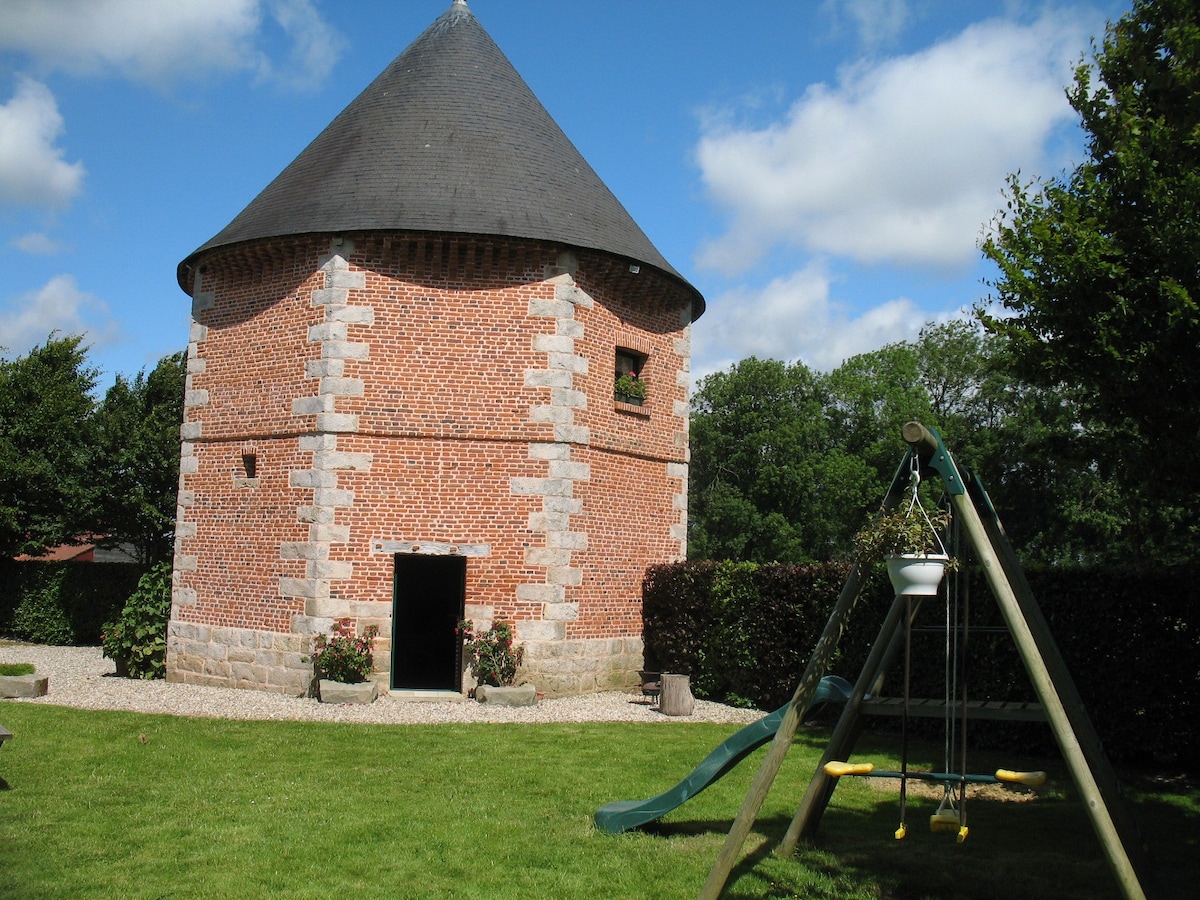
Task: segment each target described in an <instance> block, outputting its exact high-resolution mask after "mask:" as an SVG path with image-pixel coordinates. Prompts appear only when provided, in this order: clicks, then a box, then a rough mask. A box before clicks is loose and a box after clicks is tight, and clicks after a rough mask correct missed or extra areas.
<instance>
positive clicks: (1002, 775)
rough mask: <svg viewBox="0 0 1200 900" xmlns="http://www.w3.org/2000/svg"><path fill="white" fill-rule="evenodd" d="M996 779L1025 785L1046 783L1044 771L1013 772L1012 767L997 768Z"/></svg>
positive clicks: (1031, 785)
mask: <svg viewBox="0 0 1200 900" xmlns="http://www.w3.org/2000/svg"><path fill="white" fill-rule="evenodd" d="M996 780H997V781H1003V782H1006V783H1008V784H1023V785H1025V787H1041V786H1042V785H1043V784H1045V783H1046V773H1045V772H1014V771H1012V769H997V770H996Z"/></svg>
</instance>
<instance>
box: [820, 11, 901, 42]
mask: <svg viewBox="0 0 1200 900" xmlns="http://www.w3.org/2000/svg"><path fill="white" fill-rule="evenodd" d="M822 6H823V8H824V9H825V10H826V11H827V12H828V13H831V14H832V15H833V16H835V17H836V18H838V19H840V18H841V16H842V14H843V13H844V14H845V15H846V16H847V17H849V19H850V20H851V21H852V22H853V24H854V27H855V29H856V30H857V31H858V39H859V40H860V41H861V42H862V43H863V44H864V45H865V46H867V47H878V46H880V45H881V44H887V43H889V42H890V41H892V40H894V39H895V38H896V37H898V36H899V35H900V32H902V31H903V30H904V26H905V25H906V24H907V23H908V14H909V9H908V2H907V0H825V3H824V4H822Z"/></svg>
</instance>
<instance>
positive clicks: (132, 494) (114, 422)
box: [96, 353, 186, 563]
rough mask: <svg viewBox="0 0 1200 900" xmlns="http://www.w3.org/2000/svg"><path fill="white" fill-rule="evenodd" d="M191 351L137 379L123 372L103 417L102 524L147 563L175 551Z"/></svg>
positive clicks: (98, 437) (100, 464)
mask: <svg viewBox="0 0 1200 900" xmlns="http://www.w3.org/2000/svg"><path fill="white" fill-rule="evenodd" d="M185 356H186V354H184V353H175V354H173V355H171V356H164V357H163V358H162V359H160V360H159V361H158V364H157V365H156V366H155V367H154V369H153V370H152V371H151V372H150V374H149V375H147V374H146V373H145V372H144V371H143V372H139V373H138V374H137V376H136V377H134V378H133V380H132V381H130V380H127V379H125V378H124V377H123V376H121V375H118V376H117V379H116V382H115V383H114V384H113V386H112V387H111V388H109V389H108V392H107V393H106V394H105V396H104V402H103V403H102V404H101V406H100V409H99V410H98V412H97V415H96V420H97V428H96V444H97V455H98V464H97V468H98V471H99V473H100V474H101V476H102V479H103V482H104V491H103V493H102V499H101V503H100V519H101V527H102V530H103V531H104V533H105V534H106V535H107V536H108V539H109V540H111V541H113V542H116V543H130V544H132V545H133V546H134V547H136V548H137V552H138V554H139V556H140V557H141V560H142V562H145V563H155V562H158V561H160V560H164V559H170V558H171V553H172V550H173V543H174V528H175V498H176V492H177V490H178V487H179V424H180V422H182V421H183V393H184V380H185V377H186V373H185V368H184V367H185Z"/></svg>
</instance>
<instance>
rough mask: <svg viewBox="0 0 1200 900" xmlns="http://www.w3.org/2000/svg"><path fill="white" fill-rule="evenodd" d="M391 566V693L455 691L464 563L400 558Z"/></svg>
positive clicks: (462, 560)
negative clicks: (394, 566) (392, 583)
mask: <svg viewBox="0 0 1200 900" xmlns="http://www.w3.org/2000/svg"><path fill="white" fill-rule="evenodd" d="M395 560H396V570H395V571H396V575H395V586H394V589H393V599H392V684H391V687H392V689H393V690H423V691H458V690H461V689H462V641H461V640H460V639H459V637H458V634H457V628H458V623H459V621H460V620H461V619H462V616H463V609H464V603H465V602H466V590H467V558H466V557H465V556H422V555H420V554H407V553H406V554H397V555H396V557H395Z"/></svg>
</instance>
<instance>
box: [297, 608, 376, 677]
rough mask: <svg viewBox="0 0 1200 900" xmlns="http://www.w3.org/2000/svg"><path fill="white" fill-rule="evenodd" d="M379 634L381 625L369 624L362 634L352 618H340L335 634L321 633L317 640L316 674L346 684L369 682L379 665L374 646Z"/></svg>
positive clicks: (314, 646)
mask: <svg viewBox="0 0 1200 900" xmlns="http://www.w3.org/2000/svg"><path fill="white" fill-rule="evenodd" d="M377 634H379V627H378V626H376V625H368V626H367V627H366V628H365V629H363V633H362V634H361V635H356V634H355V633H354V624H353V623H352V622H351V621H350V620H349V619H338V620H337V621H335V622H334V623H333V633H332V634H329V635H324V634H318V635H317V637H316V640H314V641H313V655H312V662H313V674H315V675H316V676H317V678H321V679H325V680H326V681H338V682H341V683H342V684H358V683H359V682H361V681H366V680H367V676H368V675H370V674H371V670H372V669H374V668H375V657H374V655H373V653H372V645H373V644H374V641H375V636H376V635H377Z"/></svg>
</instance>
